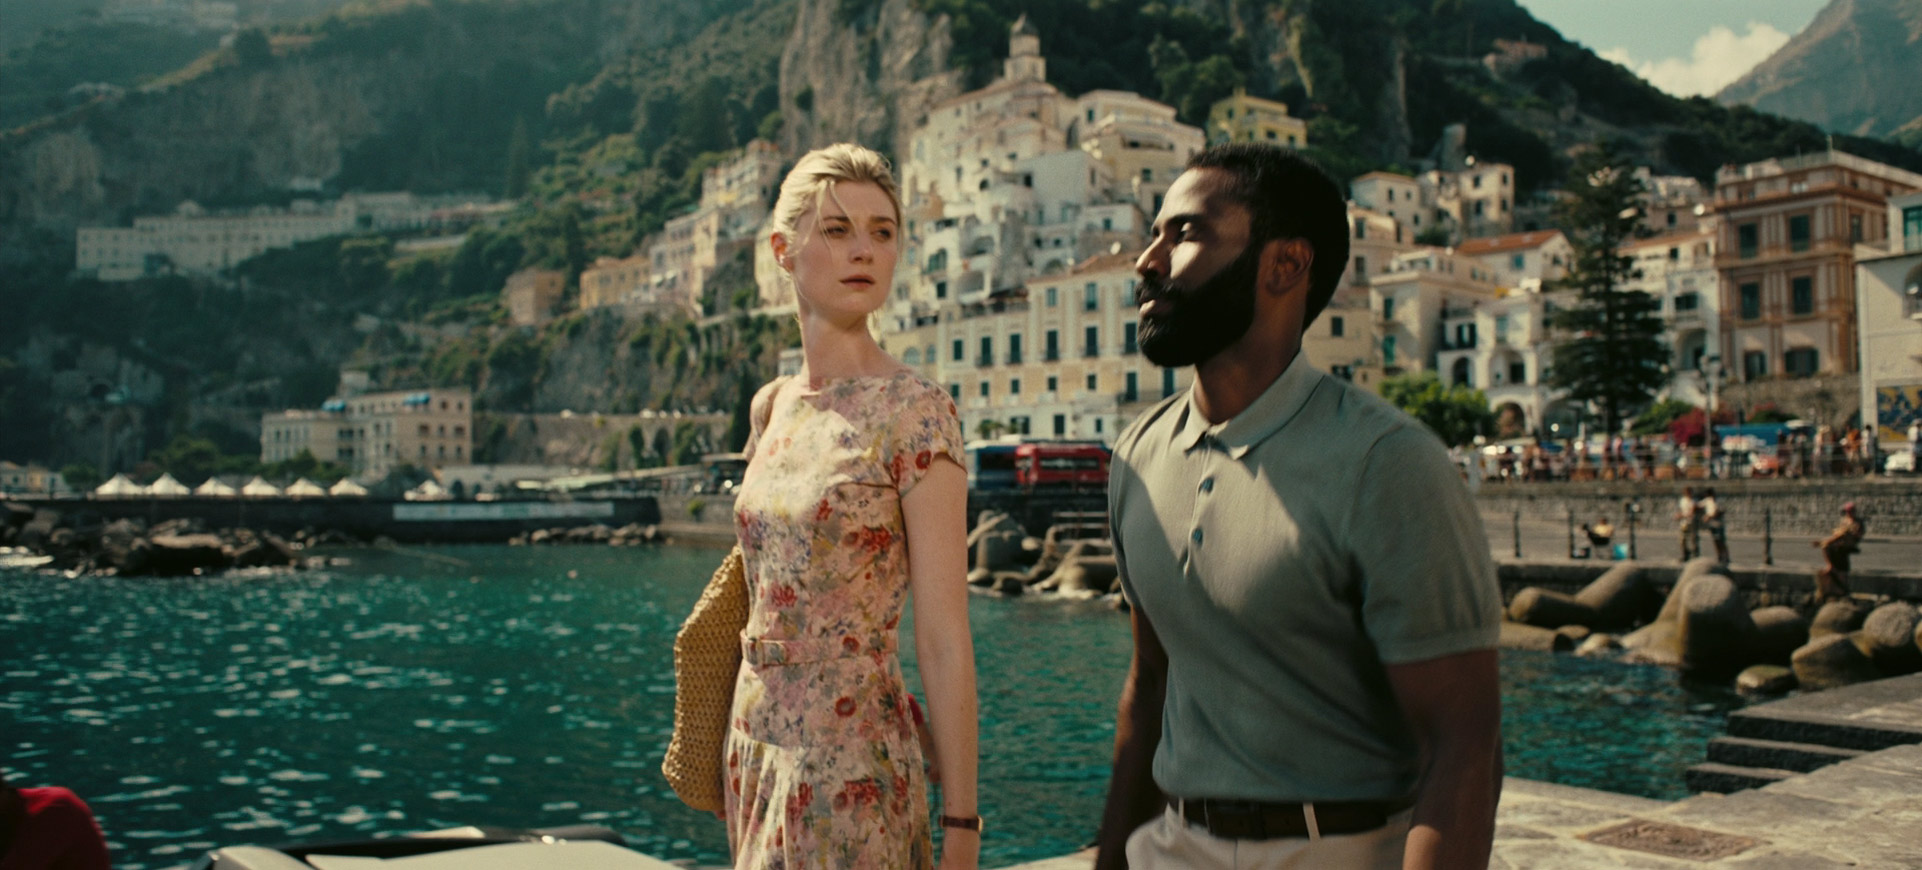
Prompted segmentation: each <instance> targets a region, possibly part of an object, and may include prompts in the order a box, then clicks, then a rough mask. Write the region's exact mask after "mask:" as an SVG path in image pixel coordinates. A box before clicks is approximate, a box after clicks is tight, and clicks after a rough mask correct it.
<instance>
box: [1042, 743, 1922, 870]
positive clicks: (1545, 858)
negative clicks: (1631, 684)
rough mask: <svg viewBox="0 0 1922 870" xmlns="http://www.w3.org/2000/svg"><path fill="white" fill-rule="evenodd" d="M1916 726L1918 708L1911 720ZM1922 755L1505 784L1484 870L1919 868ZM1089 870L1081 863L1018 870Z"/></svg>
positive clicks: (1089, 862) (1080, 859)
mask: <svg viewBox="0 0 1922 870" xmlns="http://www.w3.org/2000/svg"><path fill="white" fill-rule="evenodd" d="M1918 715H1919V716H1922V708H1919V709H1918ZM1919 831H1922V745H1915V746H1898V747H1896V748H1894V749H1884V750H1882V751H1881V752H1875V753H1871V754H1868V755H1864V756H1862V757H1860V758H1856V759H1852V760H1850V761H1845V762H1842V763H1840V764H1835V765H1831V766H1829V767H1825V768H1823V769H1821V770H1818V771H1815V772H1814V773H1808V774H1804V775H1802V776H1798V777H1795V778H1793V779H1790V780H1787V781H1784V782H1779V783H1775V784H1774V785H1770V786H1767V787H1765V788H1760V789H1754V790H1751V791H1743V792H1736V793H1735V794H1732V795H1726V796H1724V795H1716V794H1701V795H1696V796H1694V797H1691V798H1688V799H1686V800H1680V801H1675V802H1673V803H1667V802H1663V801H1657V800H1649V799H1647V798H1639V797H1631V796H1628V795H1619V794H1611V793H1609V792H1604V791H1594V790H1591V789H1585V788H1569V787H1567V786H1560V785H1554V784H1552V783H1546V782H1536V781H1534V780H1526V779H1514V778H1512V777H1511V778H1510V779H1508V780H1506V781H1505V782H1504V783H1503V785H1502V802H1501V807H1500V809H1499V810H1498V812H1497V815H1496V825H1495V854H1494V857H1493V859H1492V860H1491V861H1490V862H1489V865H1488V866H1489V867H1490V868H1492V870H1511V868H1512V870H1604V868H1609V870H1614V868H1678V870H1679V868H1686V867H1695V868H1700V867H1704V866H1709V867H1729V868H1746V870H1791V868H1793V870H1842V868H1854V870H1915V868H1917V867H1922V835H1918V833H1917V832H1919ZM1017 866H1018V868H1019V870H1088V868H1090V867H1093V866H1094V853H1092V852H1081V853H1078V854H1074V855H1068V856H1064V857H1061V858H1051V859H1048V860H1045V861H1036V862H1033V863H1028V864H1021V865H1017Z"/></svg>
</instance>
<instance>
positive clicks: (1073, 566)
mask: <svg viewBox="0 0 1922 870" xmlns="http://www.w3.org/2000/svg"><path fill="white" fill-rule="evenodd" d="M1120 578H1121V572H1120V571H1119V570H1117V569H1116V567H1115V558H1114V556H1112V555H1109V556H1082V557H1081V558H1079V559H1075V560H1074V561H1072V562H1068V563H1065V564H1063V565H1062V566H1061V567H1060V568H1059V569H1057V570H1056V571H1055V573H1054V576H1053V577H1050V578H1048V579H1047V580H1044V581H1042V585H1046V586H1048V587H1049V588H1050V589H1051V590H1052V591H1053V592H1054V593H1055V594H1057V595H1066V596H1068V597H1070V598H1097V597H1099V596H1102V595H1106V594H1108V593H1110V592H1113V591H1115V590H1116V588H1117V587H1118V586H1119V581H1120ZM1036 588H1037V589H1038V588H1041V586H1036Z"/></svg>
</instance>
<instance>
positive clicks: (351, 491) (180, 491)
mask: <svg viewBox="0 0 1922 870" xmlns="http://www.w3.org/2000/svg"><path fill="white" fill-rule="evenodd" d="M93 494H94V497H96V498H186V497H188V496H201V497H212V498H279V497H292V498H329V497H331V498H356V497H364V496H366V495H367V488H366V487H364V486H361V485H360V484H358V483H355V482H353V480H351V479H349V478H345V477H343V478H341V479H340V481H339V482H338V483H335V484H334V485H333V486H330V487H327V486H321V485H320V484H318V483H315V482H313V481H311V480H308V479H307V478H304V477H303V478H300V479H299V480H296V481H294V482H293V483H290V484H288V485H287V487H286V488H285V489H282V488H281V487H278V486H275V485H273V484H272V483H269V482H267V479H266V478H264V477H261V476H260V475H254V479H253V480H250V481H247V482H246V483H244V484H241V485H240V486H239V487H235V486H234V485H233V484H231V483H228V482H226V481H224V480H221V479H220V478H218V477H209V478H207V481H206V482H205V483H202V484H201V485H199V486H196V487H193V488H191V489H190V488H188V486H187V485H186V484H184V483H181V482H180V481H178V480H175V479H174V476H173V475H171V474H162V475H160V479H158V480H155V481H154V482H153V483H150V484H147V485H145V486H142V485H140V484H138V483H135V482H134V481H133V479H132V478H130V477H128V476H126V475H125V474H116V475H114V476H113V479H112V480H109V481H107V482H106V483H103V484H101V485H99V486H97V487H94V490H93Z"/></svg>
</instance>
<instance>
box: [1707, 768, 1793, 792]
mask: <svg viewBox="0 0 1922 870" xmlns="http://www.w3.org/2000/svg"><path fill="white" fill-rule="evenodd" d="M1797 775H1798V774H1797V773H1796V772H1795V771H1793V770H1781V769H1778V768H1773V767H1743V766H1740V765H1735V764H1722V763H1720V762H1715V761H1711V762H1707V763H1705V764H1697V765H1695V766H1694V767H1691V768H1689V769H1688V771H1687V772H1686V773H1684V774H1683V775H1682V780H1683V782H1684V783H1685V784H1687V785H1688V790H1689V791H1695V792H1702V791H1712V792H1716V793H1718V794H1731V793H1733V792H1738V791H1742V790H1744V789H1751V788H1761V787H1762V786H1765V785H1768V784H1769V783H1773V782H1781V781H1782V780H1785V779H1788V778H1790V777H1793V776H1797Z"/></svg>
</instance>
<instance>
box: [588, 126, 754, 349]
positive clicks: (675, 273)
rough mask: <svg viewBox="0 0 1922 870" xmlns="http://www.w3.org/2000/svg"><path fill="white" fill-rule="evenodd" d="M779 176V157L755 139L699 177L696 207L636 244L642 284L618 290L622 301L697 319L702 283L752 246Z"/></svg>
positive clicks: (699, 309)
mask: <svg viewBox="0 0 1922 870" xmlns="http://www.w3.org/2000/svg"><path fill="white" fill-rule="evenodd" d="M780 172H781V155H780V152H779V151H778V150H777V149H776V148H775V147H774V145H773V144H772V143H769V142H765V141H763V140H760V139H756V140H754V141H753V142H750V143H748V144H747V146H746V147H744V148H742V149H741V152H740V153H739V154H737V155H735V156H734V158H733V159H731V160H729V161H728V162H726V163H723V164H721V165H719V166H715V167H712V168H710V169H708V170H707V172H706V173H705V174H704V175H703V176H702V177H701V201H700V203H699V204H698V205H696V206H695V207H694V210H693V211H690V212H688V213H687V214H683V215H680V216H677V217H675V218H673V219H670V220H669V221H668V222H667V224H666V226H664V227H662V228H661V231H660V232H658V233H656V234H654V235H653V236H652V237H650V238H648V239H647V240H646V241H644V242H643V243H642V245H641V251H642V254H643V256H645V258H646V260H647V270H648V272H647V279H646V282H645V284H644V285H643V286H640V287H628V288H625V289H623V290H622V291H621V297H622V300H623V301H625V302H629V303H631V304H635V305H641V306H647V307H661V308H673V307H679V308H682V309H684V310H685V311H687V312H688V313H690V314H693V315H695V316H699V315H700V313H701V300H702V297H703V296H704V295H705V294H706V292H707V279H708V277H709V276H710V275H712V274H713V273H714V270H715V269H716V268H717V267H718V266H720V265H721V264H722V263H724V262H725V261H727V260H728V259H729V258H731V257H733V256H734V255H735V254H737V253H739V252H740V251H741V250H742V249H744V248H747V247H750V246H752V245H754V244H755V240H756V239H757V238H758V235H759V233H760V231H761V228H762V227H763V225H765V224H766V222H767V218H768V213H769V210H770V209H771V208H772V206H773V202H774V197H775V194H776V193H778V189H779V187H780V183H781V175H780ZM763 247H765V246H763ZM757 283H759V282H758V281H757ZM763 301H764V302H765V301H767V300H766V299H765V298H764V299H763Z"/></svg>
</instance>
